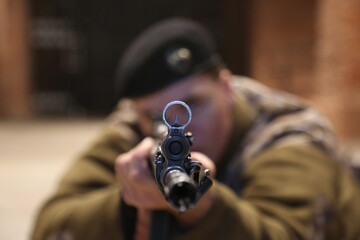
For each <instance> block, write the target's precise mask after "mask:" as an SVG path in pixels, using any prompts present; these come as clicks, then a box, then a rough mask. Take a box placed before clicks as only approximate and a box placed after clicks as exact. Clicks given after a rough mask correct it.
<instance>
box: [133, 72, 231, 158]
mask: <svg viewBox="0 0 360 240" xmlns="http://www.w3.org/2000/svg"><path fill="white" fill-rule="evenodd" d="M223 71H226V70H223ZM230 79H231V73H229V72H228V71H226V72H225V73H224V72H223V73H222V74H221V73H220V75H219V79H214V77H212V76H211V75H207V74H198V75H194V76H191V77H188V78H187V79H184V80H182V81H179V82H177V83H175V84H172V85H170V86H169V87H166V88H165V89H162V90H160V91H158V92H155V93H152V94H150V95H147V96H144V97H140V98H137V99H135V104H136V107H137V110H138V113H139V122H140V127H141V130H142V131H143V133H144V134H145V135H152V134H153V132H154V125H155V124H154V122H155V121H156V118H157V120H158V119H159V117H160V118H161V116H162V111H163V109H164V107H165V106H166V105H167V104H168V103H169V102H171V101H175V100H180V101H183V102H185V103H187V104H188V105H189V107H190V109H191V111H192V120H191V122H190V123H189V125H188V126H187V127H186V128H185V131H190V132H192V134H193V136H194V140H195V141H194V144H193V146H192V148H191V150H192V151H199V152H202V153H205V154H206V155H208V156H209V157H210V158H211V159H212V160H213V161H215V162H217V161H218V160H219V158H220V157H221V154H222V153H223V151H224V148H225V147H226V145H227V144H228V139H229V137H230V134H231V128H232V115H231V108H232V105H233V95H232V91H231V89H230V87H229V81H230ZM170 109H171V108H169V111H170ZM179 115H185V117H187V112H186V110H183V111H181V112H180V113H179ZM179 119H180V122H182V123H184V122H185V121H186V119H184V117H183V119H182V116H180V117H179ZM169 123H172V121H171V120H169Z"/></svg>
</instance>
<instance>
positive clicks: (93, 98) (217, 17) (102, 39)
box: [31, 0, 250, 115]
mask: <svg viewBox="0 0 360 240" xmlns="http://www.w3.org/2000/svg"><path fill="white" fill-rule="evenodd" d="M248 1H250V0H248ZM248 1H234V0H224V1H216V0H206V1H205V0H200V1H191V0H184V1H163V0H153V1H147V0H133V1H119V0H107V1H101V2H100V1H95V0H52V1H48V0H32V13H31V15H32V29H31V35H32V49H33V60H34V61H33V62H34V64H33V74H34V76H33V79H34V92H35V101H34V102H35V109H37V110H38V112H40V113H42V114H44V113H45V114H46V113H65V114H69V112H70V114H72V113H75V114H76V113H85V114H87V115H104V114H107V113H109V112H110V111H111V109H112V108H113V107H114V105H115V103H116V99H115V94H114V88H113V86H114V84H113V78H114V73H115V69H116V65H117V62H118V60H119V57H120V56H121V54H122V53H123V51H124V49H125V48H126V47H127V46H128V45H129V44H130V42H131V41H132V40H133V39H134V38H135V37H136V36H137V35H138V34H139V33H140V32H141V31H142V30H144V29H145V28H146V27H148V26H149V25H151V24H152V23H154V22H157V21H159V20H161V19H164V18H168V17H175V16H181V17H188V18H191V19H194V20H197V21H199V22H200V23H202V24H203V25H205V26H206V27H207V28H209V30H210V32H211V33H212V34H213V36H214V37H215V39H216V41H217V43H218V47H219V51H220V53H221V54H222V56H223V58H224V60H225V62H226V63H227V65H228V66H229V67H230V69H232V70H233V71H234V72H235V73H240V74H247V73H248V65H247V63H248V37H247V36H248V34H247V32H248V29H247V26H248V25H249V24H248V16H247V13H248V12H249V11H248V5H249V4H248V3H247V2H248ZM139 57H141V56H139ZM44 99H45V100H46V99H48V100H47V101H45V103H44V101H43V100H44Z"/></svg>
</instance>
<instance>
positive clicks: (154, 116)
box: [33, 19, 360, 240]
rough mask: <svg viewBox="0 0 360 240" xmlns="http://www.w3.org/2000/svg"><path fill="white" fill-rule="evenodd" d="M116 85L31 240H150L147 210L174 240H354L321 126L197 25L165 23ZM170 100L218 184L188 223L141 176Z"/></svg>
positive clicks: (344, 174)
mask: <svg viewBox="0 0 360 240" xmlns="http://www.w3.org/2000/svg"><path fill="white" fill-rule="evenodd" d="M117 88H118V90H119V96H120V98H121V99H123V100H121V101H120V102H119V110H117V111H116V112H115V113H114V114H113V115H112V116H111V119H113V124H112V125H111V126H110V127H109V128H108V129H106V130H105V132H104V134H103V136H101V137H100V138H99V139H98V141H96V142H95V143H94V145H93V146H91V147H90V148H89V149H88V150H87V151H85V153H84V154H83V155H82V156H81V157H80V158H79V159H78V160H77V161H76V162H75V163H74V165H73V166H72V167H71V168H70V169H69V170H68V172H67V173H66V175H65V176H64V178H63V180H62V182H61V183H60V185H59V187H58V189H57V191H56V193H55V194H54V196H52V198H50V200H49V201H48V202H47V203H46V204H45V206H44V207H43V209H42V210H41V212H40V214H39V217H38V221H37V224H36V227H35V230H34V234H33V239H34V240H40V239H87V240H90V239H125V237H126V238H129V239H148V237H149V231H150V230H149V229H150V214H151V211H153V210H164V211H168V212H169V213H170V214H171V215H172V216H173V218H174V219H173V221H172V222H171V224H170V225H171V231H170V236H169V239H179V240H180V239H219V238H222V239H247V240H252V239H254V240H257V239H274V240H275V239H276V240H282V239H284V240H285V239H344V240H345V239H346V240H347V239H349V240H351V239H359V238H360V228H359V227H358V224H359V222H360V204H359V203H360V190H359V185H358V183H357V182H356V180H355V179H354V178H353V176H352V175H351V174H350V172H349V171H348V170H347V169H346V168H345V167H344V166H342V165H341V164H340V163H339V161H338V160H337V159H338V158H339V157H338V155H337V154H336V145H335V142H334V138H333V135H332V133H331V131H330V130H329V129H328V124H327V121H326V120H325V119H324V118H323V117H321V116H320V115H319V114H318V113H317V112H316V111H315V110H313V109H312V108H311V107H309V106H308V105H307V104H306V103H305V102H303V101H301V100H299V99H298V98H296V97H294V96H291V95H288V94H285V93H282V92H280V91H275V90H271V89H269V88H267V87H265V86H263V85H261V84H260V83H256V82H255V81H253V80H251V79H248V78H245V77H238V76H234V75H232V73H231V72H230V71H229V70H228V69H227V68H226V67H225V66H224V65H223V63H222V61H221V58H220V57H219V56H218V54H217V53H216V49H215V44H214V43H213V40H212V38H211V37H210V36H209V34H208V33H207V32H206V30H204V29H203V28H202V27H201V26H199V25H198V24H196V23H194V22H191V21H188V20H184V19H171V20H167V21H164V22H160V23H158V24H156V25H154V26H153V27H152V28H150V29H148V30H147V31H145V32H144V33H143V34H142V35H141V36H140V37H139V38H138V39H137V40H136V41H135V42H134V43H133V44H132V45H131V46H130V48H129V49H128V51H127V52H126V53H125V55H124V57H123V60H122V61H121V63H120V66H119V72H118V75H117ZM125 98H126V99H125ZM173 100H181V101H184V102H186V103H187V104H188V105H189V106H190V108H191V110H192V113H193V119H192V121H191V123H190V124H189V126H188V128H187V130H188V131H191V132H192V133H193V135H194V136H195V138H196V139H195V142H194V145H193V147H192V153H191V154H192V158H193V160H197V161H200V162H202V164H203V165H204V166H205V167H206V168H208V169H210V170H211V173H212V177H213V180H214V185H213V186H212V187H211V188H210V190H209V191H208V192H207V193H206V194H204V196H203V197H202V198H201V200H200V202H199V203H198V204H197V205H196V206H195V207H194V208H193V209H192V210H190V211H188V212H186V213H183V214H178V213H177V212H176V211H175V210H174V209H173V208H172V207H171V206H170V205H169V204H168V203H167V202H166V201H165V200H164V198H163V196H162V195H161V194H160V192H159V191H158V190H157V188H156V184H155V182H154V179H153V176H152V175H151V172H150V169H149V167H148V161H149V160H150V159H151V158H152V157H153V156H152V155H151V149H152V148H153V146H154V141H153V139H152V138H151V137H149V136H153V134H154V132H155V130H156V129H155V125H156V124H155V123H157V121H158V119H159V113H161V111H162V109H163V108H164V106H165V105H166V104H167V103H169V102H171V101H173ZM133 208H135V209H136V211H134V209H133Z"/></svg>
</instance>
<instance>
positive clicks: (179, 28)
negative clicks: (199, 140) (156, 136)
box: [115, 18, 221, 98]
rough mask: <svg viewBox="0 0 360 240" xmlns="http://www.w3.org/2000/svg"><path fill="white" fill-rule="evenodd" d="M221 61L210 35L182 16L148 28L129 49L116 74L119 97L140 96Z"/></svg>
mask: <svg viewBox="0 0 360 240" xmlns="http://www.w3.org/2000/svg"><path fill="white" fill-rule="evenodd" d="M220 62H221V60H220V57H219V56H218V54H217V52H216V46H215V42H214V40H213V38H212V37H211V36H210V34H209V33H208V32H207V31H206V30H205V29H204V28H203V27H202V26H201V25H199V24H197V23H195V22H193V21H191V20H187V19H182V18H173V19H168V20H164V21H161V22H159V23H157V24H155V25H153V26H151V27H150V28H149V29H147V30H145V31H144V32H143V33H142V34H140V36H139V37H138V38H137V39H136V40H135V41H134V42H133V43H132V44H131V45H130V47H129V48H128V49H127V51H125V53H124V55H123V57H122V59H121V61H120V64H119V66H118V69H117V74H116V78H115V81H116V90H117V92H118V97H119V98H120V97H139V96H144V95H147V94H150V93H153V92H155V91H157V90H160V89H162V88H164V87H166V86H168V85H170V84H172V83H174V82H176V81H178V80H180V79H183V78H185V77H187V76H190V75H191V74H194V73H197V72H200V71H204V70H206V69H210V68H211V67H213V66H215V65H217V64H219V63H220Z"/></svg>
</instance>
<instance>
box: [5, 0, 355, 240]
mask: <svg viewBox="0 0 360 240" xmlns="http://www.w3.org/2000/svg"><path fill="white" fill-rule="evenodd" d="M174 16H183V17H189V18H192V19H194V20H197V21H199V22H200V23H202V24H203V25H205V26H206V27H207V28H208V29H209V30H210V32H211V33H212V34H213V36H214V37H215V39H216V41H217V43H218V46H219V52H220V53H221V55H222V56H223V58H224V60H225V62H226V63H227V65H228V67H229V68H230V69H231V70H232V71H233V72H234V73H236V74H243V75H247V76H250V77H253V78H255V79H257V80H258V81H260V82H263V83H265V84H267V85H269V86H272V87H276V88H280V89H283V90H286V91H289V92H292V93H295V94H298V95H300V96H302V97H304V98H306V99H308V100H309V101H311V102H312V103H313V104H314V105H315V106H316V107H318V108H319V109H320V110H321V111H323V112H324V113H325V114H326V115H327V116H328V117H329V118H330V120H331V121H332V123H333V125H334V127H335V130H336V132H337V133H338V134H339V136H340V138H341V140H342V141H343V143H344V145H345V146H346V147H347V149H350V150H355V151H359V146H360V145H359V139H360V124H359V121H360V31H359V29H360V1H358V0H344V1H335V0H295V1H287V0H267V1H262V0H243V1H235V0H222V1H216V0H206V1H205V0H198V1H191V0H183V1H163V0H150V1H149V0H132V1H119V0H106V1H95V0H0V191H1V194H2V197H1V199H0V212H1V214H0V226H1V230H0V239H12V240H22V239H28V237H29V232H30V229H31V226H32V224H33V223H32V219H33V218H34V216H35V213H36V210H37V209H38V208H39V206H40V204H41V202H42V201H43V200H44V198H45V197H46V196H47V195H48V194H50V193H51V191H52V189H53V186H54V185H55V184H56V182H57V180H58V177H59V176H60V175H61V173H62V172H63V171H64V169H65V168H66V167H67V166H68V164H69V163H70V162H71V159H72V158H73V157H74V156H75V155H76V154H79V153H80V152H79V151H81V150H82V149H83V148H84V147H85V146H86V144H87V143H89V142H91V140H92V139H93V137H94V136H95V135H96V133H97V132H98V131H99V130H100V129H101V127H102V125H103V122H102V119H103V118H104V117H105V116H106V115H108V114H109V113H110V112H111V110H112V109H113V108H114V106H115V104H116V99H115V93H114V91H113V86H114V85H113V77H114V73H115V69H116V65H117V61H118V59H119V57H120V56H121V54H122V53H123V51H124V50H125V48H126V47H127V46H128V44H130V42H131V41H132V40H133V39H134V37H135V36H137V35H138V34H139V33H140V32H141V31H142V30H144V28H146V27H148V26H149V25H151V24H152V23H154V22H157V21H159V20H161V19H164V18H167V17H174ZM139 57H141V56H139Z"/></svg>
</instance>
